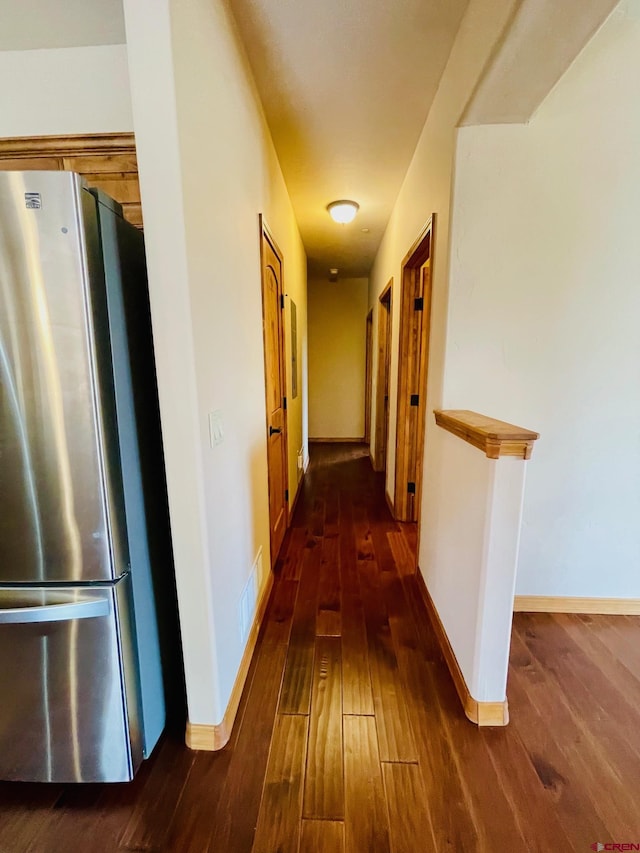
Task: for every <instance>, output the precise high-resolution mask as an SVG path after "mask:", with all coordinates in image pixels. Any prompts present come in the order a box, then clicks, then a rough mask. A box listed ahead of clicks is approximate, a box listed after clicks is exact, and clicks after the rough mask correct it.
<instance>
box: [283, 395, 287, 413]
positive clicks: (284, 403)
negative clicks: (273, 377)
mask: <svg viewBox="0 0 640 853" xmlns="http://www.w3.org/2000/svg"><path fill="white" fill-rule="evenodd" d="M282 408H283V409H285V410H286V408H287V398H286V397H283V398H282Z"/></svg>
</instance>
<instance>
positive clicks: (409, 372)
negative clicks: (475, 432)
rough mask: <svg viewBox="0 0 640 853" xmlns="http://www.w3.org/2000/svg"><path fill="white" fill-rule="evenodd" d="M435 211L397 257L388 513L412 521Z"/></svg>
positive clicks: (417, 493) (416, 511)
mask: <svg viewBox="0 0 640 853" xmlns="http://www.w3.org/2000/svg"><path fill="white" fill-rule="evenodd" d="M434 226H435V214H434V215H433V216H432V217H431V219H430V220H429V222H427V224H426V225H425V227H424V228H423V230H422V232H421V233H420V236H419V237H418V239H417V240H416V242H415V243H414V244H413V246H412V247H411V249H410V250H409V252H408V253H407V255H406V256H405V258H404V261H403V263H402V296H401V306H400V346H399V357H398V417H397V428H396V480H395V490H394V501H393V505H394V514H395V517H396V518H397V519H398V520H399V521H418V519H419V517H420V503H421V497H422V459H423V454H424V431H425V415H426V392H427V372H428V356H429V327H430V316H431V279H432V272H433V243H434Z"/></svg>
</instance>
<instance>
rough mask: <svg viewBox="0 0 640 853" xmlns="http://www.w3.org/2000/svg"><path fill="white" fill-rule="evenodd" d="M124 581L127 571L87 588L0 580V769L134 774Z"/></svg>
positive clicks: (47, 774)
mask: <svg viewBox="0 0 640 853" xmlns="http://www.w3.org/2000/svg"><path fill="white" fill-rule="evenodd" d="M128 587H129V577H128V576H127V577H125V578H123V580H122V581H120V582H118V583H117V584H115V585H110V586H98V587H95V586H92V587H89V588H87V587H84V588H82V587H73V588H68V587H67V588H57V589H40V590H38V589H33V588H31V589H29V588H24V587H22V588H12V589H7V588H5V589H1V588H0V673H1V674H2V700H1V701H0V779H7V780H24V781H43V782H48V781H56V782H119V781H126V780H128V779H131V778H132V777H133V773H134V771H135V769H136V768H137V766H138V764H139V763H140V761H141V758H142V755H141V737H140V732H139V725H138V711H137V697H136V688H135V683H128V682H131V681H132V679H131V674H132V673H133V672H135V666H134V665H133V662H132V661H131V660H129V659H128V656H130V655H131V652H130V649H131V643H130V637H129V633H130V626H129V625H128V619H129V613H130V608H129V603H128V598H129V588H128ZM121 650H122V651H121Z"/></svg>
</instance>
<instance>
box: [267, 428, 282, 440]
mask: <svg viewBox="0 0 640 853" xmlns="http://www.w3.org/2000/svg"><path fill="white" fill-rule="evenodd" d="M275 432H282V430H281V429H280V427H272V426H270V427H269V438H271V436H272V435H273V434H274V433H275Z"/></svg>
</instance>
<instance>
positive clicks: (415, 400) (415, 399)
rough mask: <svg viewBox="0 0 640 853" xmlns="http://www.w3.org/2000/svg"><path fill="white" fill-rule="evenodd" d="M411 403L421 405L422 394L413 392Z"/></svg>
mask: <svg viewBox="0 0 640 853" xmlns="http://www.w3.org/2000/svg"><path fill="white" fill-rule="evenodd" d="M409 405H411V406H419V405H420V394H412V395H411V400H410V403H409Z"/></svg>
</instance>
